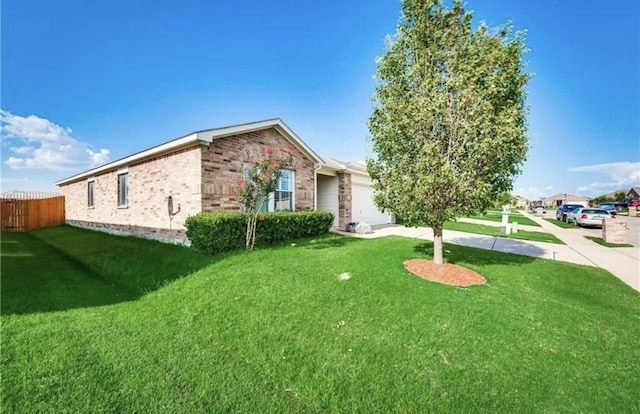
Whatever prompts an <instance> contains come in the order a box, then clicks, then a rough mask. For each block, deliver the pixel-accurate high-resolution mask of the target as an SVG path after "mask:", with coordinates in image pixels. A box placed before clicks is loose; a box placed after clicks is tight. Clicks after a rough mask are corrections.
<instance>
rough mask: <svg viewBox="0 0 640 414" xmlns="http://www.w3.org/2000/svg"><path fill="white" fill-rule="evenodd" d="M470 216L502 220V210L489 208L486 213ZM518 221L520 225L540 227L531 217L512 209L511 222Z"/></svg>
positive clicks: (480, 218)
mask: <svg viewBox="0 0 640 414" xmlns="http://www.w3.org/2000/svg"><path fill="white" fill-rule="evenodd" d="M470 218H473V219H478V220H488V221H497V222H502V210H489V211H488V212H487V213H486V214H476V215H475V216H471V217H470ZM514 221H515V222H517V223H518V224H520V225H523V226H524V225H526V226H535V227H540V225H539V224H538V223H536V222H535V221H533V220H531V219H530V218H529V217H525V216H523V215H522V214H521V213H520V212H519V211H518V210H515V209H512V210H511V212H510V213H509V223H512V222H514Z"/></svg>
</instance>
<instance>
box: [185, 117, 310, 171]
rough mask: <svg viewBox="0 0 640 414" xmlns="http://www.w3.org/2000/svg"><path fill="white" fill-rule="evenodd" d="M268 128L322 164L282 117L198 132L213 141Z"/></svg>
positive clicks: (199, 136)
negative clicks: (273, 129)
mask: <svg viewBox="0 0 640 414" xmlns="http://www.w3.org/2000/svg"><path fill="white" fill-rule="evenodd" d="M267 128H275V130H276V131H278V132H279V133H280V134H281V135H282V136H283V137H285V139H286V140H287V141H289V142H290V143H291V144H292V145H293V146H295V147H296V148H298V150H300V152H302V153H303V154H304V155H306V156H307V158H309V159H310V160H311V161H312V162H313V163H314V164H316V165H318V164H322V158H320V156H319V155H318V154H316V152H315V151H313V150H312V149H311V148H310V147H309V146H308V145H307V144H306V143H305V142H304V141H303V140H302V139H301V138H300V137H299V136H297V135H296V134H295V132H293V131H292V130H291V129H290V128H289V127H288V126H287V125H286V124H285V123H284V122H282V120H281V119H279V118H276V119H268V120H266V121H258V122H252V123H249V124H242V125H234V126H230V127H224V128H215V129H208V130H205V131H200V132H196V133H195V134H196V136H198V138H199V139H201V140H206V141H208V142H211V141H212V140H214V139H216V138H224V137H229V136H232V135H238V134H246V133H248V132H253V131H260V130H263V129H267Z"/></svg>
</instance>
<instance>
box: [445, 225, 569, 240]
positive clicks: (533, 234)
mask: <svg viewBox="0 0 640 414" xmlns="http://www.w3.org/2000/svg"><path fill="white" fill-rule="evenodd" d="M444 229H445V230H454V231H463V232H466V233H475V234H484V235H486V236H494V237H506V238H511V239H517V240H530V241H539V242H546V243H556V244H564V242H563V241H562V240H560V239H559V238H557V237H556V236H554V235H553V234H551V233H544V232H541V231H526V230H518V232H517V233H511V234H509V235H508V236H507V235H506V234H503V233H501V232H500V228H499V227H496V226H485V225H484V224H476V223H465V222H462V221H447V222H445V223H444Z"/></svg>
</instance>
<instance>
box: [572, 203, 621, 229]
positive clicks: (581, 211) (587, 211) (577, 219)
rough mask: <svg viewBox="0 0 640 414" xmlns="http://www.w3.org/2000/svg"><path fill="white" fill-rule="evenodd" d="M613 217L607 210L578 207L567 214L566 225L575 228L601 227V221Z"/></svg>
mask: <svg viewBox="0 0 640 414" xmlns="http://www.w3.org/2000/svg"><path fill="white" fill-rule="evenodd" d="M611 217H615V215H611V214H610V213H609V212H608V211H607V210H604V209H601V208H593V207H578V208H575V209H573V210H571V211H570V212H568V213H567V223H573V224H575V225H576V226H580V227H583V226H590V227H602V220H606V219H609V218H611Z"/></svg>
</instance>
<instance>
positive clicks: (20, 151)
mask: <svg viewBox="0 0 640 414" xmlns="http://www.w3.org/2000/svg"><path fill="white" fill-rule="evenodd" d="M9 149H10V150H11V151H12V152H15V153H16V154H29V153H30V152H31V151H33V150H34V148H33V147H30V146H28V145H27V146H24V147H10V148H9Z"/></svg>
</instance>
